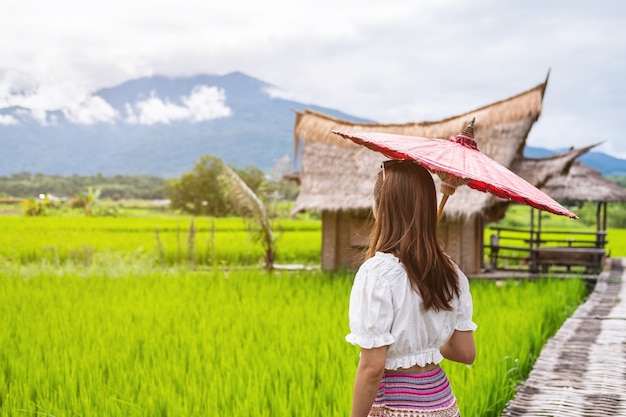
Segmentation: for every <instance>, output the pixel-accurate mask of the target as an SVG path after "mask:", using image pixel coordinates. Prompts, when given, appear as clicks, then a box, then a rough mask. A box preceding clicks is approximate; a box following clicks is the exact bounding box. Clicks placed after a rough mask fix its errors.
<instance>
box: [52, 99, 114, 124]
mask: <svg viewBox="0 0 626 417" xmlns="http://www.w3.org/2000/svg"><path fill="white" fill-rule="evenodd" d="M62 111H63V114H64V115H65V117H66V118H67V119H68V120H69V121H70V122H73V123H78V124H86V125H90V124H94V123H112V122H114V121H115V120H116V119H117V118H118V117H119V114H118V112H117V110H115V109H114V108H113V107H111V105H110V104H109V103H108V102H107V101H106V100H104V99H103V98H102V97H98V96H89V97H87V99H85V100H84V101H83V102H81V103H79V104H78V105H75V106H72V107H69V108H65V109H63V110H62Z"/></svg>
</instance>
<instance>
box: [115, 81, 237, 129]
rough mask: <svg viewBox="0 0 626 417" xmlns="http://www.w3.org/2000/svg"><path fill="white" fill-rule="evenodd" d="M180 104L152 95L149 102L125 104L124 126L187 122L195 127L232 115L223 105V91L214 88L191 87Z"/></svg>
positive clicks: (182, 97)
mask: <svg viewBox="0 0 626 417" xmlns="http://www.w3.org/2000/svg"><path fill="white" fill-rule="evenodd" d="M180 100H181V103H182V105H178V104H175V103H172V102H170V101H169V100H165V101H163V100H161V99H160V98H159V97H157V96H156V93H155V92H154V91H152V92H151V93H150V98H149V99H147V100H143V101H139V102H137V103H135V104H134V106H133V105H131V104H129V103H126V105H125V106H126V112H127V114H128V117H127V118H126V122H127V123H130V124H141V125H154V124H159V123H162V124H169V123H171V122H176V121H184V120H188V121H191V122H194V123H196V122H202V121H206V120H212V119H218V118H222V117H229V116H231V115H232V110H231V109H230V108H229V107H227V106H226V104H225V102H226V94H225V93H224V90H222V89H218V88H217V87H208V86H205V85H198V86H195V87H194V88H193V90H192V91H191V93H190V94H189V95H188V96H181V97H180Z"/></svg>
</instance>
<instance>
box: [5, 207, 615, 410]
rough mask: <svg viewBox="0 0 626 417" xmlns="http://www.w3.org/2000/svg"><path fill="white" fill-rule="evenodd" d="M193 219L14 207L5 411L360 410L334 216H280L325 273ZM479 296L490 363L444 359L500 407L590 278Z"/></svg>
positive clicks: (476, 404)
mask: <svg viewBox="0 0 626 417" xmlns="http://www.w3.org/2000/svg"><path fill="white" fill-rule="evenodd" d="M191 220H192V219H191V218H189V217H184V216H168V215H154V214H150V215H145V216H144V215H142V216H128V217H119V218H104V217H94V218H85V217H76V216H74V217H72V216H48V217H35V218H29V217H23V216H13V215H12V216H0V286H1V287H2V291H0V317H2V318H3V331H2V332H0V417H8V416H11V417H13V416H56V417H60V416H68V417H74V416H76V417H78V416H104V417H108V416H111V417H114V416H120V417H121V416H124V417H134V416H146V417H148V416H149V417H153V416H204V415H233V416H290V417H291V416H307V417H308V416H346V415H348V414H349V409H350V401H351V394H352V383H353V379H354V372H355V370H356V364H357V362H358V353H359V352H358V348H357V347H354V346H352V345H350V344H348V343H346V342H345V341H344V336H345V335H346V334H347V333H348V331H349V329H348V318H347V308H348V298H349V292H350V288H351V285H352V279H353V273H350V272H336V273H326V272H322V271H319V270H317V269H316V268H315V267H316V266H318V265H319V256H320V245H321V231H320V223H319V221H318V220H305V219H299V220H298V219H285V220H278V221H276V222H275V223H274V226H275V229H276V234H277V262H278V263H285V264H292V263H297V264H301V265H305V266H310V267H313V268H312V269H311V270H306V269H304V270H297V271H286V270H278V271H274V272H266V271H264V270H262V269H261V268H260V265H261V258H262V256H263V251H262V248H261V247H260V244H259V243H258V242H256V241H255V239H254V233H253V232H252V231H251V230H250V224H249V222H247V221H244V220H242V219H239V218H231V219H210V218H195V219H193V224H194V230H195V233H194V235H193V236H194V239H193V242H190V239H189V235H190V233H189V227H190V224H191ZM619 232H621V231H619ZM613 233H614V232H613V230H611V231H610V232H609V236H610V237H609V241H610V243H611V242H615V244H616V243H617V242H616V241H617V240H618V239H616V238H613V236H614V235H613ZM614 250H615V252H618V251H619V250H618V249H617V247H616V249H614ZM192 251H193V257H191V256H190V253H191V252H192ZM625 252H626V251H625ZM617 256H620V255H617ZM192 259H193V260H192ZM471 290H472V294H473V297H474V310H475V314H474V319H475V321H476V322H477V324H478V325H479V329H478V330H477V331H476V344H477V351H478V355H477V359H476V362H475V363H474V364H473V365H471V366H466V365H460V364H457V363H452V362H448V361H444V363H443V364H442V366H443V368H444V369H445V370H446V372H447V373H448V375H449V377H450V379H451V381H452V386H453V390H454V392H455V394H456V395H457V398H458V400H459V403H460V406H461V411H462V415H463V416H464V417H467V416H498V415H499V414H500V412H501V410H502V409H503V408H504V406H505V404H506V402H507V401H508V400H509V399H510V398H512V396H513V395H514V392H515V386H516V385H517V384H519V383H520V382H521V381H523V379H524V378H525V377H526V375H527V374H528V372H529V371H530V369H531V368H532V364H533V362H534V360H535V359H536V357H537V356H538V354H539V352H540V350H541V347H542V346H543V344H544V343H545V342H546V341H547V339H548V338H549V337H550V336H551V335H553V334H554V333H555V332H556V331H557V330H558V328H559V327H560V325H561V324H562V322H563V321H564V320H565V319H566V318H567V317H568V316H569V315H570V314H571V313H572V312H573V311H574V309H575V308H576V307H577V306H578V305H579V304H580V302H581V301H582V300H583V299H584V297H585V295H586V293H587V287H586V285H585V283H584V282H583V281H581V280H579V279H568V280H558V279H550V278H545V279H539V280H533V281H523V282H521V281H513V280H504V281H498V282H495V281H482V280H475V279H472V280H471Z"/></svg>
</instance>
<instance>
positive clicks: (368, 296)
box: [346, 160, 477, 417]
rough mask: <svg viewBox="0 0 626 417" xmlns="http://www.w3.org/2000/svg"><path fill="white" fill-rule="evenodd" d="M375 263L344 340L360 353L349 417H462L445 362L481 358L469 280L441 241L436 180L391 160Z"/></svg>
mask: <svg viewBox="0 0 626 417" xmlns="http://www.w3.org/2000/svg"><path fill="white" fill-rule="evenodd" d="M374 219H375V221H374V228H373V230H372V234H371V236H370V245H369V250H368V259H367V260H366V261H365V262H364V263H363V265H362V266H361V267H360V268H359V271H358V272H357V274H356V278H355V280H354V285H353V288H352V293H351V295H350V313H349V316H350V331H351V333H350V334H349V335H348V336H346V340H347V341H348V342H350V343H352V344H354V345H359V346H360V347H361V356H360V360H359V365H358V367H357V371H356V377H355V381H354V396H353V401H352V413H351V417H365V416H391V415H394V416H418V415H419V416H423V417H427V416H431V415H432V416H437V417H454V416H459V411H458V406H457V404H456V398H455V397H454V394H453V393H452V390H451V388H450V383H449V381H448V379H447V377H446V375H445V373H444V372H443V371H442V369H441V368H440V367H439V365H438V364H439V362H441V360H443V358H446V359H449V360H452V361H456V362H461V363H466V364H471V363H473V361H474V358H475V357H476V349H475V346H474V335H473V331H474V330H475V329H476V327H477V326H476V324H474V322H473V321H472V298H471V294H470V291H469V283H468V280H467V277H466V276H465V275H464V274H463V273H462V272H461V270H460V269H459V268H458V267H457V266H456V264H454V263H453V262H452V260H451V259H450V258H449V257H448V256H447V255H446V254H445V252H444V251H443V249H442V248H441V245H440V244H439V241H438V240H437V195H436V191H435V184H434V182H433V179H432V177H431V175H430V174H429V173H428V171H426V169H424V168H422V167H421V166H420V165H418V164H416V163H414V162H412V161H396V160H392V161H386V162H384V163H383V169H382V171H381V172H380V173H379V175H378V179H377V181H376V185H375V187H374Z"/></svg>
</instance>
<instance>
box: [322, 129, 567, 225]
mask: <svg viewBox="0 0 626 417" xmlns="http://www.w3.org/2000/svg"><path fill="white" fill-rule="evenodd" d="M333 133H335V134H337V135H339V136H341V137H343V138H345V139H350V140H352V141H353V142H355V143H357V144H359V145H363V146H366V147H368V148H369V149H372V150H374V151H377V152H380V153H382V154H383V155H385V156H386V157H388V158H390V159H409V160H413V161H416V162H417V163H419V164H420V165H422V166H423V167H425V168H426V169H428V170H429V171H431V172H432V173H434V174H437V175H438V176H439V178H441V181H442V184H441V192H442V193H443V194H444V195H443V198H442V200H441V203H440V206H439V213H438V216H439V217H441V213H442V210H443V207H444V205H445V203H446V201H447V199H448V197H449V196H450V195H452V194H454V191H455V190H456V187H458V186H461V185H467V186H468V187H470V188H473V189H475V190H478V191H482V192H488V193H491V194H493V195H496V196H498V197H501V198H505V199H508V200H511V201H514V202H517V203H522V204H526V205H529V206H531V207H534V208H537V209H540V210H545V211H548V212H550V213H554V214H558V215H562V216H567V217H571V218H573V219H577V218H578V216H576V215H575V214H573V213H572V212H571V211H569V210H568V209H566V208H565V207H563V206H562V205H560V204H559V203H557V202H556V201H555V200H554V199H552V198H551V197H550V196H549V195H547V194H546V193H544V192H543V191H541V190H539V189H538V188H537V187H535V186H534V185H532V184H530V183H529V182H528V181H526V180H525V179H523V178H522V177H520V176H519V175H517V174H515V173H514V172H512V171H511V170H509V169H508V168H506V167H504V166H502V165H501V164H499V163H498V162H496V161H494V160H493V159H491V158H489V157H488V156H487V155H485V154H484V153H482V152H480V151H479V150H478V147H477V146H476V141H475V140H474V120H472V121H471V122H470V123H469V124H468V125H467V127H466V128H465V129H463V131H462V132H461V133H460V134H458V135H456V136H453V137H451V138H450V139H434V138H423V137H419V136H407V135H398V134H391V133H381V132H352V131H337V130H333Z"/></svg>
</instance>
